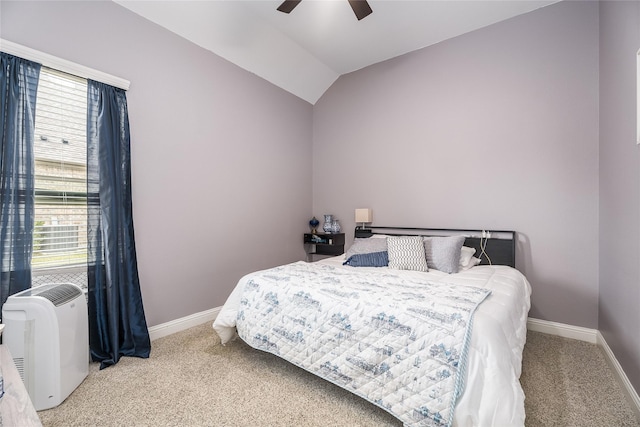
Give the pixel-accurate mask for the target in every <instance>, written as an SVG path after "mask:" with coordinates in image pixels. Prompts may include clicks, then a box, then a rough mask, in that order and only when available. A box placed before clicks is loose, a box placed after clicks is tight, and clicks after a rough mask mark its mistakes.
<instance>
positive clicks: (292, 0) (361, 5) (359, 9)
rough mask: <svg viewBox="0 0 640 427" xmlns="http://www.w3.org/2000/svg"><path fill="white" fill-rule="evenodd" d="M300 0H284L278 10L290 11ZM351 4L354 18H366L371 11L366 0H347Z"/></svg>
mask: <svg viewBox="0 0 640 427" xmlns="http://www.w3.org/2000/svg"><path fill="white" fill-rule="evenodd" d="M301 1H302V0H285V1H283V2H282V4H281V5H280V6H278V10H279V11H280V12H284V13H291V11H292V10H293V9H294V8H295V7H296V6H297V5H298V3H300V2H301ZM348 1H349V4H350V5H351V9H353V13H355V14H356V18H358V21H359V20H361V19H362V18H366V17H367V16H369V14H371V13H372V12H373V10H371V6H369V3H367V0H348Z"/></svg>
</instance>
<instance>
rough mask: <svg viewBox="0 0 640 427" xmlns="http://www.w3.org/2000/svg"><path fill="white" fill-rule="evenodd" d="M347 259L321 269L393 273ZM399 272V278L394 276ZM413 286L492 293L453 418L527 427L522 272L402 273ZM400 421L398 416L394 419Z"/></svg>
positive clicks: (227, 308) (219, 322) (238, 293)
mask: <svg viewBox="0 0 640 427" xmlns="http://www.w3.org/2000/svg"><path fill="white" fill-rule="evenodd" d="M343 261H344V258H343V257H342V256H339V257H334V258H328V259H325V260H322V261H319V263H321V264H324V265H330V266H333V267H335V268H338V269H348V270H350V271H354V270H357V271H358V273H359V274H367V272H373V273H375V274H377V273H379V272H381V271H384V270H387V268H384V267H383V268H374V267H357V268H354V267H349V266H343V265H342V263H343ZM394 272H398V271H397V270H394ZM399 273H400V274H401V275H403V276H404V277H406V278H407V280H425V281H429V282H433V283H438V282H440V283H446V284H454V285H455V284H459V285H467V286H473V287H477V288H483V289H487V290H489V291H490V294H489V296H488V297H486V299H485V300H484V301H483V302H482V303H481V304H480V305H479V306H478V307H477V309H476V310H475V313H474V317H473V327H472V329H471V335H470V340H469V343H468V347H467V349H466V354H467V365H466V369H465V371H464V373H463V374H462V375H464V378H463V381H462V384H463V385H464V387H463V389H462V391H461V394H460V396H459V398H458V399H457V405H456V406H455V411H454V415H453V425H455V426H495V425H500V426H522V425H524V419H525V412H524V393H523V391H522V387H521V385H520V382H519V377H520V373H521V367H522V351H523V348H524V344H525V340H526V322H527V315H528V311H529V307H530V294H531V287H530V285H529V283H528V281H527V279H526V278H525V277H524V276H523V275H522V274H521V273H520V272H519V271H518V270H516V269H514V268H511V267H506V266H476V267H473V268H471V269H468V270H465V271H463V272H460V273H456V274H446V273H442V272H440V271H437V270H430V271H429V272H417V271H400V272H399ZM254 276H255V274H254V273H252V274H249V275H246V276H245V277H243V278H242V279H241V280H240V281H239V282H238V284H237V286H236V287H235V289H234V290H233V292H232V294H231V295H230V296H229V298H228V300H227V302H226V303H225V304H224V306H223V308H222V310H221V312H220V313H219V315H218V316H217V318H216V320H215V322H214V324H213V327H214V329H215V331H216V332H217V333H218V335H219V336H220V338H221V340H222V343H223V344H224V343H226V342H228V341H229V340H231V339H232V338H233V337H234V336H236V319H237V318H238V314H239V313H241V304H242V298H243V292H244V289H245V287H246V286H247V283H249V282H250V281H251V280H252V277H254ZM379 406H380V405H379ZM394 415H395V414H394Z"/></svg>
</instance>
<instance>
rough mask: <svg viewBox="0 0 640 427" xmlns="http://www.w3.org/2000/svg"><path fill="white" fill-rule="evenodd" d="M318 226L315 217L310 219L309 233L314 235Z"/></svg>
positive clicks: (318, 223) (318, 222)
mask: <svg viewBox="0 0 640 427" xmlns="http://www.w3.org/2000/svg"><path fill="white" fill-rule="evenodd" d="M319 225H320V221H318V218H316V217H315V216H314V217H313V218H311V220H310V221H309V227H311V233H312V234H316V233H317V232H318V226H319Z"/></svg>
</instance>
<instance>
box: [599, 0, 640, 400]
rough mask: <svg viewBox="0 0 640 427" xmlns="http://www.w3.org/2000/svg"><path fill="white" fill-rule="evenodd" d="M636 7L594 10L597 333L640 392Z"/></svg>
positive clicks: (605, 5) (639, 36)
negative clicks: (596, 19)
mask: <svg viewBox="0 0 640 427" xmlns="http://www.w3.org/2000/svg"><path fill="white" fill-rule="evenodd" d="M639 48H640V3H639V2H608V1H607V2H602V3H601V4H600V307H599V308H600V309H599V323H598V329H600V332H601V333H602V335H603V336H604V338H605V340H606V341H607V344H608V345H609V346H610V347H611V349H612V350H613V351H614V353H615V354H616V357H617V359H618V361H619V362H620V364H621V365H622V367H623V368H624V370H625V373H626V374H627V376H628V377H629V379H630V380H631V382H632V383H633V384H634V385H635V387H636V390H640V335H638V325H640V310H638V304H639V303H640V146H638V145H636V103H637V99H636V52H637V51H638V49H639Z"/></svg>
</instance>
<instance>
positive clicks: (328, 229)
mask: <svg viewBox="0 0 640 427" xmlns="http://www.w3.org/2000/svg"><path fill="white" fill-rule="evenodd" d="M331 223H333V215H325V216H324V224H322V230H324V232H325V233H331Z"/></svg>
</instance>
